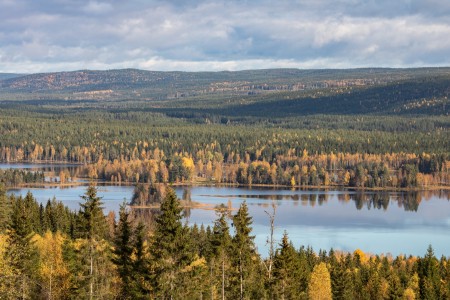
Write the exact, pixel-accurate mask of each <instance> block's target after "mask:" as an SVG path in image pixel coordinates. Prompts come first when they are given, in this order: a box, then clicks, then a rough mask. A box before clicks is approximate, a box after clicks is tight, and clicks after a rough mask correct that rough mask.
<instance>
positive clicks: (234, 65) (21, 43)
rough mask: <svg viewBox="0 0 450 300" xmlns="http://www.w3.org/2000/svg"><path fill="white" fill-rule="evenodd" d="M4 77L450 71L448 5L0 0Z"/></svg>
mask: <svg viewBox="0 0 450 300" xmlns="http://www.w3.org/2000/svg"><path fill="white" fill-rule="evenodd" d="M0 20H1V21H0V72H9V73H36V72H56V71H70V70H80V69H92V70H107V69H121V68H138V69H144V70H156V71H169V70H180V71H221V70H230V71H232V70H244V69H266V68H302V69H305V68H306V69H310V68H359V67H425V66H450V1H449V0H293V1H288V0H271V1H269V0H226V1H216V0H186V1H181V0H161V1H155V0H110V1H86V0H38V1H36V0H0Z"/></svg>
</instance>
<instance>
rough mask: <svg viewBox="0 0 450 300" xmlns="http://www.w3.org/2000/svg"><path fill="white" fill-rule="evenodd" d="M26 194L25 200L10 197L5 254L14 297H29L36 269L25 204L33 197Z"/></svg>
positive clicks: (28, 216) (34, 252)
mask: <svg viewBox="0 0 450 300" xmlns="http://www.w3.org/2000/svg"><path fill="white" fill-rule="evenodd" d="M27 196H28V199H27V200H25V199H24V198H22V197H19V198H12V202H13V203H14V205H13V211H12V214H11V221H10V224H9V230H8V239H7V241H8V245H7V249H6V256H7V258H8V260H9V262H10V266H11V269H12V271H13V273H14V275H13V277H11V278H9V279H10V280H12V282H10V284H11V288H12V289H13V291H14V292H15V293H16V295H15V296H14V297H18V298H22V299H27V298H29V297H31V294H32V292H33V291H32V290H33V279H34V277H35V274H34V272H35V271H36V270H37V267H36V263H37V252H36V251H35V248H34V245H33V241H32V237H33V223H32V221H31V220H30V214H29V211H28V209H27V205H26V204H29V201H31V200H34V198H33V197H32V195H31V194H29V195H27ZM36 205H37V203H36ZM34 288H35V287H34Z"/></svg>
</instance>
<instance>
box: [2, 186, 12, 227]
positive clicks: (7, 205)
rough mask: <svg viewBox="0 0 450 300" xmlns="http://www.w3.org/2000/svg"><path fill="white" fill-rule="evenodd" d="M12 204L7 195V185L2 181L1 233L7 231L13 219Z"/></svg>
mask: <svg viewBox="0 0 450 300" xmlns="http://www.w3.org/2000/svg"><path fill="white" fill-rule="evenodd" d="M11 211H12V204H11V201H10V198H9V197H8V196H7V195H6V190H5V186H4V185H3V183H1V182H0V233H3V232H5V230H6V229H7V228H8V224H9V222H10V219H11Z"/></svg>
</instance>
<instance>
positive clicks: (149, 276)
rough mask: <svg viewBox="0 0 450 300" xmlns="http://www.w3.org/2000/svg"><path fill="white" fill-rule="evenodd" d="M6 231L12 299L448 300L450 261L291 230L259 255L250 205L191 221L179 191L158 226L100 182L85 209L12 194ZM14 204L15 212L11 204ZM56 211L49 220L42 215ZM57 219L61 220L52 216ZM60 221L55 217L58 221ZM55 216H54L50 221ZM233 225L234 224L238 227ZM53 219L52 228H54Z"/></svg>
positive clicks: (0, 290)
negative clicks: (299, 235)
mask: <svg viewBox="0 0 450 300" xmlns="http://www.w3.org/2000/svg"><path fill="white" fill-rule="evenodd" d="M0 191H1V192H0V203H1V205H2V212H5V213H4V214H2V215H1V218H2V222H1V224H7V227H6V228H5V227H3V228H1V235H0V254H1V256H0V264H1V266H2V268H1V269H0V272H1V276H0V295H1V297H2V298H5V299H17V298H20V299H154V298H158V299H171V298H173V299H218V298H221V299H447V298H448V297H449V296H450V268H449V258H447V257H444V256H443V257H441V258H436V257H435V255H434V253H433V250H432V248H431V246H430V247H429V248H428V250H427V252H426V254H425V255H424V256H423V257H413V256H409V257H408V256H398V257H391V256H384V255H367V254H365V253H364V252H363V251H361V250H356V251H355V252H353V253H343V252H338V251H334V250H333V249H331V250H330V251H329V252H326V251H324V250H321V251H319V252H318V253H316V252H314V251H313V249H311V248H309V247H306V248H305V247H303V246H302V247H300V248H299V249H296V248H294V246H293V245H292V243H291V242H290V240H289V236H288V234H287V233H285V234H284V236H283V238H282V240H281V241H280V243H279V244H278V245H274V251H273V252H272V253H270V254H269V255H268V256H267V257H266V256H264V257H262V256H261V254H260V253H258V251H257V249H256V247H255V244H254V241H253V239H254V237H253V235H252V217H251V216H250V215H249V214H248V209H247V206H246V204H245V202H244V203H242V205H241V206H240V208H239V210H238V211H236V212H235V213H234V214H233V215H232V216H231V219H229V216H230V212H229V211H228V209H227V208H226V207H225V206H223V205H222V206H219V207H218V208H217V210H216V212H217V219H216V221H215V222H214V225H213V226H212V227H206V228H205V227H204V226H201V227H198V226H197V225H194V226H192V227H188V226H187V225H186V224H183V223H182V208H181V206H180V203H179V200H178V199H177V197H176V195H175V193H174V191H173V190H172V189H171V188H167V190H166V193H165V196H164V198H163V199H160V201H159V202H160V203H161V207H160V213H159V214H158V215H157V216H156V217H155V219H154V227H153V229H152V230H151V231H149V230H148V228H149V227H148V225H149V224H147V223H143V220H139V219H138V218H137V217H136V215H135V214H134V213H133V211H130V210H128V209H127V208H126V206H125V204H124V205H123V206H122V207H121V209H120V211H119V218H118V222H117V223H116V221H115V218H113V219H110V218H108V217H107V216H105V215H104V213H103V211H102V202H101V199H100V198H99V197H98V196H97V193H96V188H95V187H93V186H90V187H89V188H88V189H87V191H86V193H85V195H84V196H83V197H82V198H83V200H84V202H83V203H82V204H81V206H80V210H79V211H78V212H71V211H68V210H67V209H66V208H64V207H63V206H62V205H61V203H60V202H57V201H55V200H53V201H49V203H48V204H47V206H46V207H44V208H43V209H42V208H41V207H42V206H40V205H39V204H38V203H37V202H36V200H35V199H34V198H33V196H32V195H31V194H30V193H29V194H27V196H26V197H25V198H21V197H14V196H6V195H5V193H4V190H3V189H0ZM5 208H8V209H9V212H6V211H5ZM41 210H42V212H43V214H44V215H48V216H49V217H48V218H45V217H39V214H40V212H41ZM50 216H53V217H50ZM52 219H54V220H55V222H53V224H54V225H49V224H52V222H51V221H50V220H52ZM44 220H47V221H44ZM230 222H231V224H232V227H233V230H231V229H230ZM45 224H47V225H45Z"/></svg>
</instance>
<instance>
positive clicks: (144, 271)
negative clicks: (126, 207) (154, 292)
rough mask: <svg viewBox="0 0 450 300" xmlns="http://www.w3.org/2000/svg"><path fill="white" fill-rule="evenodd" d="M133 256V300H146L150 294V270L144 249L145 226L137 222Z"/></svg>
mask: <svg viewBox="0 0 450 300" xmlns="http://www.w3.org/2000/svg"><path fill="white" fill-rule="evenodd" d="M134 237H135V239H134V241H133V243H134V244H133V248H134V256H135V259H134V261H133V269H134V272H133V278H132V279H133V285H134V287H133V293H134V294H133V297H134V299H148V295H149V294H150V285H149V279H150V269H149V262H148V258H147V249H146V247H145V240H146V237H145V225H144V223H142V222H139V223H138V225H137V226H136V229H135V231H134Z"/></svg>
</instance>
